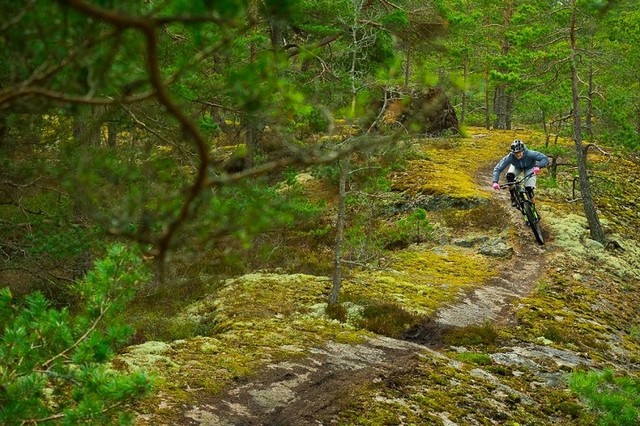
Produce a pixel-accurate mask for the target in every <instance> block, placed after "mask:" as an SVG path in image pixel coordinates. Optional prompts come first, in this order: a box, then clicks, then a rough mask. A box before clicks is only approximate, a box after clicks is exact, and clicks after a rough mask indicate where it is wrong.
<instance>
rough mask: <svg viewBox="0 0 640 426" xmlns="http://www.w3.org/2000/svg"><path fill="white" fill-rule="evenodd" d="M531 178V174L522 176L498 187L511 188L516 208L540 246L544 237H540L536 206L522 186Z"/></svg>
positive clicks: (540, 230) (540, 231)
mask: <svg viewBox="0 0 640 426" xmlns="http://www.w3.org/2000/svg"><path fill="white" fill-rule="evenodd" d="M531 176H533V173H529V174H528V175H526V176H522V177H520V178H518V179H516V180H515V181H513V182H507V183H505V184H502V185H500V188H502V189H504V188H509V187H513V192H514V195H515V199H516V207H517V208H518V210H520V213H522V215H523V216H524V220H525V222H526V223H527V225H529V227H530V228H531V232H533V236H534V237H535V238H536V241H537V242H538V243H539V244H540V245H542V244H544V237H543V235H542V229H541V228H540V215H539V214H538V211H537V210H536V205H535V204H534V203H533V200H532V199H531V197H530V196H529V193H528V192H527V190H526V189H525V186H524V181H525V180H527V179H528V178H529V177H531Z"/></svg>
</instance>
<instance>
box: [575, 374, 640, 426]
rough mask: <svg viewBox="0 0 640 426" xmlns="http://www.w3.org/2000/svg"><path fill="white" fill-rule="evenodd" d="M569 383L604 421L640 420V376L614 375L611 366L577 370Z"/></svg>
mask: <svg viewBox="0 0 640 426" xmlns="http://www.w3.org/2000/svg"><path fill="white" fill-rule="evenodd" d="M569 387H570V388H571V390H572V391H573V392H575V393H576V394H578V395H579V396H581V397H582V398H583V399H584V400H585V401H586V402H587V405H588V406H589V407H590V408H591V409H593V410H595V411H597V413H598V417H599V418H600V421H599V424H601V425H612V426H613V425H616V426H626V425H629V426H630V425H637V424H638V422H640V380H638V379H637V378H635V377H630V376H615V375H614V374H613V372H612V371H611V370H605V371H602V372H599V371H589V372H584V371H578V372H575V373H572V374H571V375H570V376H569Z"/></svg>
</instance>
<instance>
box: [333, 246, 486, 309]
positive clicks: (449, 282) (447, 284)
mask: <svg viewBox="0 0 640 426" xmlns="http://www.w3.org/2000/svg"><path fill="white" fill-rule="evenodd" d="M388 262H389V266H388V268H387V269H385V270H382V271H369V270H367V271H357V272H355V273H354V274H353V277H352V278H351V279H350V280H348V281H346V282H345V283H344V285H343V291H344V292H345V293H347V294H349V295H351V297H352V298H355V299H368V300H375V301H379V302H383V301H384V302H391V303H397V304H399V305H401V306H402V307H403V309H404V310H406V311H408V312H411V313H414V314H416V315H430V314H432V313H433V312H434V311H435V310H436V309H437V308H438V307H440V306H441V305H442V304H443V303H445V302H448V301H451V300H453V299H455V298H456V297H457V296H458V294H459V292H460V291H463V290H467V289H470V288H474V287H477V286H480V285H482V284H483V283H484V282H485V280H487V279H488V278H490V277H492V276H494V275H495V270H492V265H491V263H490V261H489V260H487V259H486V258H485V257H482V256H479V255H476V254H474V253H473V252H472V251H470V250H465V249H461V248H457V247H444V248H439V249H438V250H430V249H428V248H426V247H423V246H417V247H415V248H414V249H412V250H409V251H405V252H401V253H395V254H393V255H391V256H390V259H389V260H388Z"/></svg>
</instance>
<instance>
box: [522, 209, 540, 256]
mask: <svg viewBox="0 0 640 426" xmlns="http://www.w3.org/2000/svg"><path fill="white" fill-rule="evenodd" d="M522 207H523V210H524V215H525V216H526V217H527V222H528V223H529V226H530V227H531V231H532V232H533V236H534V237H536V241H537V242H538V244H540V245H542V244H544V236H543V235H542V228H540V217H539V216H538V213H537V212H536V208H535V206H534V205H533V204H531V202H530V201H525V202H524V203H522Z"/></svg>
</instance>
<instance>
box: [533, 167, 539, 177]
mask: <svg viewBox="0 0 640 426" xmlns="http://www.w3.org/2000/svg"><path fill="white" fill-rule="evenodd" d="M538 173H540V167H534V168H533V174H534V175H536V176H537V175H538Z"/></svg>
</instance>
